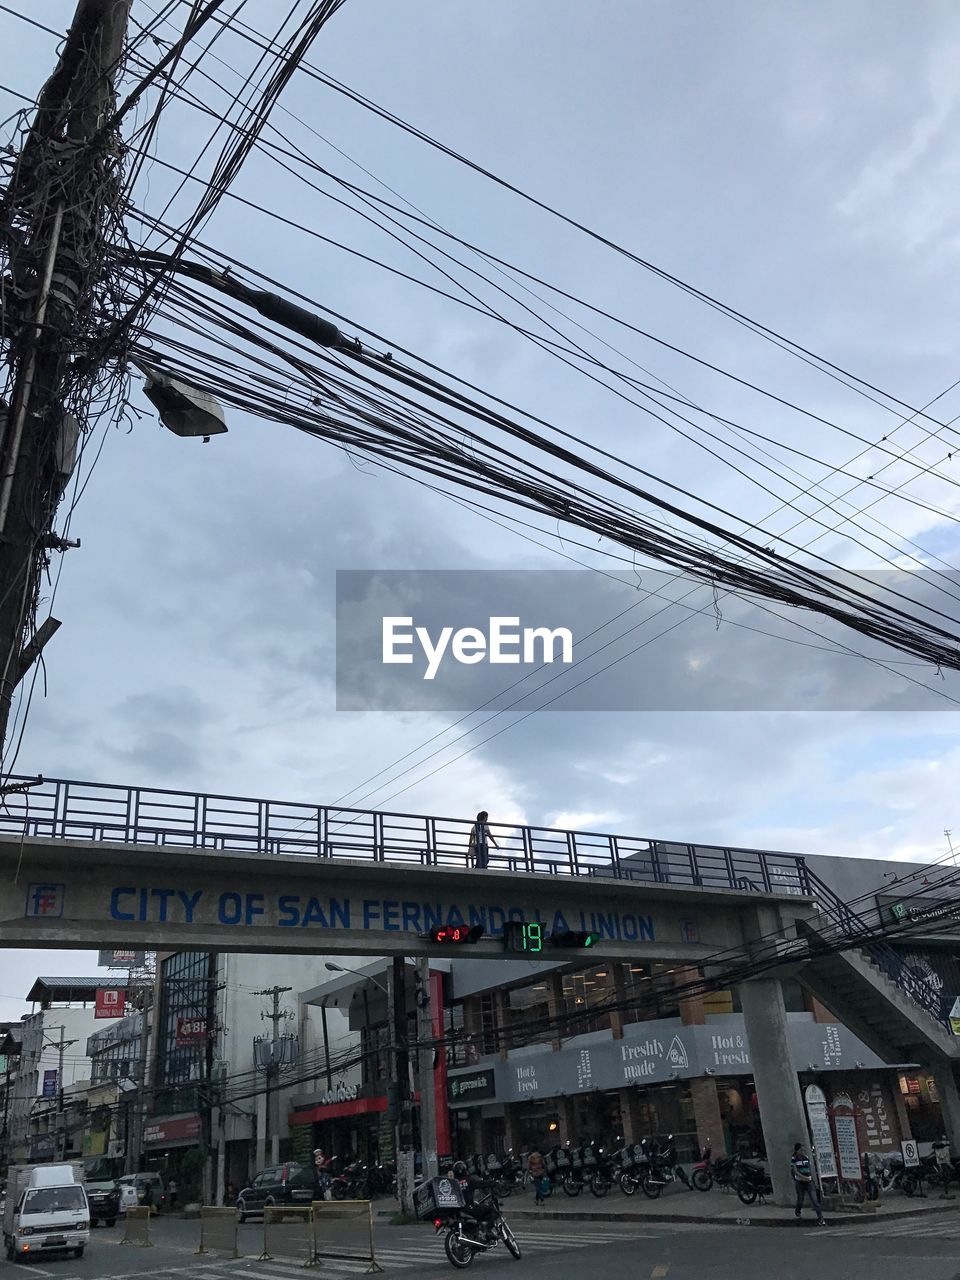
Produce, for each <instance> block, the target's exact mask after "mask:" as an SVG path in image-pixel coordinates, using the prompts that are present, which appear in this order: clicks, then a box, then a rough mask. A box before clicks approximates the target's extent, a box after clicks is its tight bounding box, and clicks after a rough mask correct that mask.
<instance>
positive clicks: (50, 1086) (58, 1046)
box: [7, 977, 126, 1161]
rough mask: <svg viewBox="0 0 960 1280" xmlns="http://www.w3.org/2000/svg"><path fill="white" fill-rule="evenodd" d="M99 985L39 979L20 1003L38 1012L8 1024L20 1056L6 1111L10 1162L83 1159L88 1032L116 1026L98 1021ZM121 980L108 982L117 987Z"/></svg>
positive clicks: (93, 980)
mask: <svg viewBox="0 0 960 1280" xmlns="http://www.w3.org/2000/svg"><path fill="white" fill-rule="evenodd" d="M104 985H105V984H104V981H103V979H102V978H84V977H80V978H46V977H40V978H37V980H36V981H35V982H34V984H33V986H32V987H31V988H30V990H29V991H28V992H27V996H26V998H27V999H28V1000H31V1001H33V1002H34V1003H35V1004H36V1005H38V1006H39V1008H37V1009H36V1010H35V1012H33V1013H29V1014H26V1015H25V1016H24V1017H23V1018H21V1020H20V1021H19V1022H18V1023H16V1024H15V1028H14V1030H13V1032H12V1034H15V1035H16V1036H17V1037H18V1039H19V1044H20V1057H19V1063H18V1067H17V1072H16V1076H15V1077H14V1078H13V1079H12V1081H11V1083H10V1087H9V1103H8V1106H7V1129H8V1150H7V1156H8V1159H9V1160H10V1161H28V1160H48V1159H51V1158H53V1156H54V1155H55V1154H57V1155H62V1156H64V1157H66V1158H70V1159H77V1158H80V1157H81V1156H82V1155H83V1145H84V1134H85V1131H86V1127H87V1117H88V1113H89V1109H90V1108H89V1097H88V1095H89V1089H90V1083H91V1073H92V1064H91V1059H90V1057H89V1054H88V1042H89V1040H90V1037H91V1035H92V1033H93V1032H94V1031H95V1030H96V1029H98V1028H103V1027H106V1026H109V1025H110V1024H111V1023H112V1022H114V1021H115V1019H98V1018H97V1016H96V1008H95V1000H96V993H97V989H98V988H102V987H103V986H104ZM125 985H126V979H121V980H119V981H115V980H111V982H110V986H111V987H115V988H122V987H123V986H125Z"/></svg>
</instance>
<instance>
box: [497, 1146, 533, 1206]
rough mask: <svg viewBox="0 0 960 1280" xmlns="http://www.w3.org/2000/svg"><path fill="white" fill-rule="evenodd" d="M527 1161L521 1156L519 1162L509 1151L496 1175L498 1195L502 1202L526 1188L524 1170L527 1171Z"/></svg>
mask: <svg viewBox="0 0 960 1280" xmlns="http://www.w3.org/2000/svg"><path fill="white" fill-rule="evenodd" d="M526 1167H527V1165H526V1160H525V1159H524V1158H523V1157H522V1156H521V1157H520V1159H519V1160H518V1159H517V1158H516V1157H515V1156H514V1155H512V1154H511V1153H510V1152H509V1151H508V1152H507V1154H506V1156H505V1157H504V1158H503V1161H502V1162H501V1165H500V1169H499V1171H498V1172H497V1173H496V1174H495V1175H494V1176H495V1179H496V1183H497V1195H498V1196H499V1197H500V1199H501V1200H505V1199H506V1198H507V1196H509V1195H510V1194H512V1192H514V1191H523V1190H524V1188H525V1185H526V1183H525V1179H524V1170H525V1169H526Z"/></svg>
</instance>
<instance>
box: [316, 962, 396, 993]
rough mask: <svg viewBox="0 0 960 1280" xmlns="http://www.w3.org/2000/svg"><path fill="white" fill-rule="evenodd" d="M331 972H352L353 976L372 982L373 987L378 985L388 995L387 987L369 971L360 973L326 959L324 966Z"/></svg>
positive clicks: (357, 970)
mask: <svg viewBox="0 0 960 1280" xmlns="http://www.w3.org/2000/svg"><path fill="white" fill-rule="evenodd" d="M323 967H324V968H325V969H329V970H330V972H331V973H352V974H353V976H354V977H355V978H364V979H365V980H366V981H367V982H372V983H373V985H374V986H375V987H379V988H380V990H381V991H382V992H383V993H384V995H389V994H390V993H389V992H388V991H387V988H386V987H385V986H384V985H383V983H382V982H381V981H380V979H379V978H374V977H373V976H372V975H371V974H369V973H361V972H360V970H359V969H347V968H345V967H344V966H343V965H342V964H334V963H333V961H332V960H328V961H327V962H326V963H325V964H324V966H323Z"/></svg>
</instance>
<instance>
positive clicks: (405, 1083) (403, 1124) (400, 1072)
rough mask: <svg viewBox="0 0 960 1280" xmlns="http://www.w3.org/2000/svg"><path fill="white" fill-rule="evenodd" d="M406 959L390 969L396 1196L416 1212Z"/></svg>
mask: <svg viewBox="0 0 960 1280" xmlns="http://www.w3.org/2000/svg"><path fill="white" fill-rule="evenodd" d="M406 968H407V966H406V961H405V959H404V958H403V956H394V957H393V963H392V964H391V966H390V970H389V986H388V989H387V1006H388V1008H389V1011H390V1014H391V1018H392V1023H393V1026H392V1031H393V1053H392V1054H391V1055H390V1061H391V1063H392V1064H393V1080H392V1081H391V1083H392V1084H393V1085H394V1091H393V1092H394V1096H395V1097H396V1117H395V1118H396V1131H395V1132H396V1149H397V1196H398V1198H399V1200H400V1212H401V1213H413V1175H414V1169H413V1104H412V1099H411V1097H410V1048H409V1042H408V1038H407V985H406Z"/></svg>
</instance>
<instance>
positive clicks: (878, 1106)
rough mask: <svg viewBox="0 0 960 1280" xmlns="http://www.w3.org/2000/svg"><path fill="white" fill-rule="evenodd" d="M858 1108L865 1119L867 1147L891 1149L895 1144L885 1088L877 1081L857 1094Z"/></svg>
mask: <svg viewBox="0 0 960 1280" xmlns="http://www.w3.org/2000/svg"><path fill="white" fill-rule="evenodd" d="M857 1107H858V1109H859V1111H860V1114H861V1115H862V1117H863V1125H864V1129H865V1131H866V1132H865V1140H866V1145H867V1146H868V1147H869V1148H871V1149H874V1148H877V1149H879V1150H883V1149H885V1148H886V1149H891V1148H892V1147H893V1146H894V1145H895V1143H894V1138H893V1130H892V1127H891V1125H890V1119H889V1115H888V1113H887V1102H886V1097H885V1095H884V1089H883V1086H882V1085H881V1084H880V1082H879V1081H877V1080H875V1081H874V1082H873V1083H872V1084H871V1085H870V1087H869V1088H868V1089H861V1090H860V1092H859V1093H858V1094H857Z"/></svg>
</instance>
